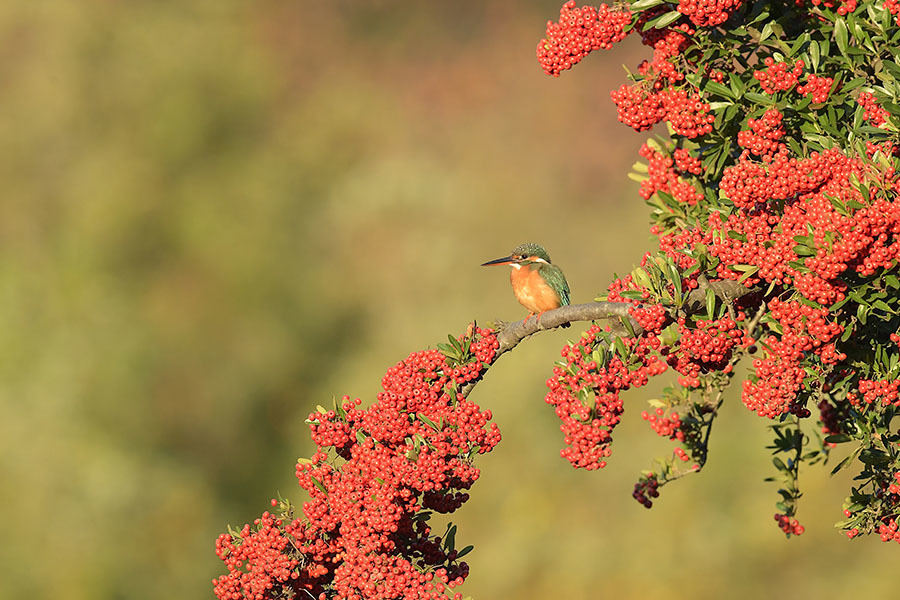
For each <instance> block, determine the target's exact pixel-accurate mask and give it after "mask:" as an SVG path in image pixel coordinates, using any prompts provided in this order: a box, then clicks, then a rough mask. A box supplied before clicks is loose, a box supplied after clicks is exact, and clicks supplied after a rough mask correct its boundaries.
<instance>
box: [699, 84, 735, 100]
mask: <svg viewBox="0 0 900 600" xmlns="http://www.w3.org/2000/svg"><path fill="white" fill-rule="evenodd" d="M703 90H704V91H706V92H712V93H713V94H718V95H720V96H725V97H726V98H730V99H732V100H737V96H736V95H735V93H734V92H733V91H731V88H729V87H727V86H724V85H722V84H721V83H719V82H717V81H707V82H706V83H705V84H704V85H703Z"/></svg>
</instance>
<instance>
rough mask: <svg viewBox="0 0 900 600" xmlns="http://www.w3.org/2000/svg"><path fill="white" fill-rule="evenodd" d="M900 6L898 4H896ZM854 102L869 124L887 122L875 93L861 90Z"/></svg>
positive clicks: (879, 124)
mask: <svg viewBox="0 0 900 600" xmlns="http://www.w3.org/2000/svg"><path fill="white" fill-rule="evenodd" d="M898 6H900V4H898ZM856 102H857V103H858V104H859V105H860V106H862V107H863V118H864V119H865V120H866V121H868V122H869V123H870V124H871V125H874V126H875V127H879V126H881V125H883V124H885V123H886V122H887V118H888V114H889V113H888V111H887V110H885V109H884V108H882V107H881V105H880V104H879V103H878V100H876V99H875V94H873V93H871V92H862V93H861V94H860V95H859V96H858V97H857V98H856Z"/></svg>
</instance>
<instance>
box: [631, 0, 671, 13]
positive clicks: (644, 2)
mask: <svg viewBox="0 0 900 600" xmlns="http://www.w3.org/2000/svg"><path fill="white" fill-rule="evenodd" d="M664 1H665V0H638V1H637V2H634V3H632V4H631V6H629V9H630V10H631V12H641V11H645V10H647V9H648V8H653V7H654V6H659V5H660V4H662V3H663V2H664Z"/></svg>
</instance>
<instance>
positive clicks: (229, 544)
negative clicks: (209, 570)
mask: <svg viewBox="0 0 900 600" xmlns="http://www.w3.org/2000/svg"><path fill="white" fill-rule="evenodd" d="M283 525H284V524H283V523H282V522H281V521H280V520H279V519H276V518H275V517H274V516H273V515H271V514H269V512H268V511H267V512H264V513H263V514H262V516H261V517H260V518H259V519H256V520H255V521H254V522H253V526H252V527H251V526H250V525H249V524H248V525H244V527H243V529H241V530H240V532H238V533H237V534H236V535H232V534H228V533H223V534H222V535H220V536H219V538H218V539H217V540H216V556H218V557H219V558H220V559H222V561H223V562H224V563H225V567H226V568H227V569H228V574H227V575H222V576H221V577H219V578H218V579H214V580H213V591H214V592H215V594H216V597H217V598H219V599H220V600H226V599H227V600H231V599H239V598H247V599H248V600H263V599H264V598H270V597H272V596H271V594H272V593H273V592H279V591H281V590H288V589H290V584H291V583H292V582H295V581H296V580H297V579H298V577H299V576H300V574H299V572H298V570H297V566H298V565H299V564H300V561H299V560H298V559H297V558H293V557H292V556H291V553H289V552H288V553H286V552H285V548H287V546H288V544H290V543H291V540H290V537H289V536H288V535H286V534H285V533H284V527H283Z"/></svg>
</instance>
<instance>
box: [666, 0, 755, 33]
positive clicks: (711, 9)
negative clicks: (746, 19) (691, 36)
mask: <svg viewBox="0 0 900 600" xmlns="http://www.w3.org/2000/svg"><path fill="white" fill-rule="evenodd" d="M740 7H741V0H679V2H678V12H680V13H681V14H683V15H685V16H687V17H688V18H689V19H690V20H691V21H693V23H694V24H695V25H697V26H698V27H714V26H716V25H721V24H722V23H724V22H725V21H727V20H728V17H730V16H731V13H733V12H734V11H736V10H737V9H739V8H740Z"/></svg>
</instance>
